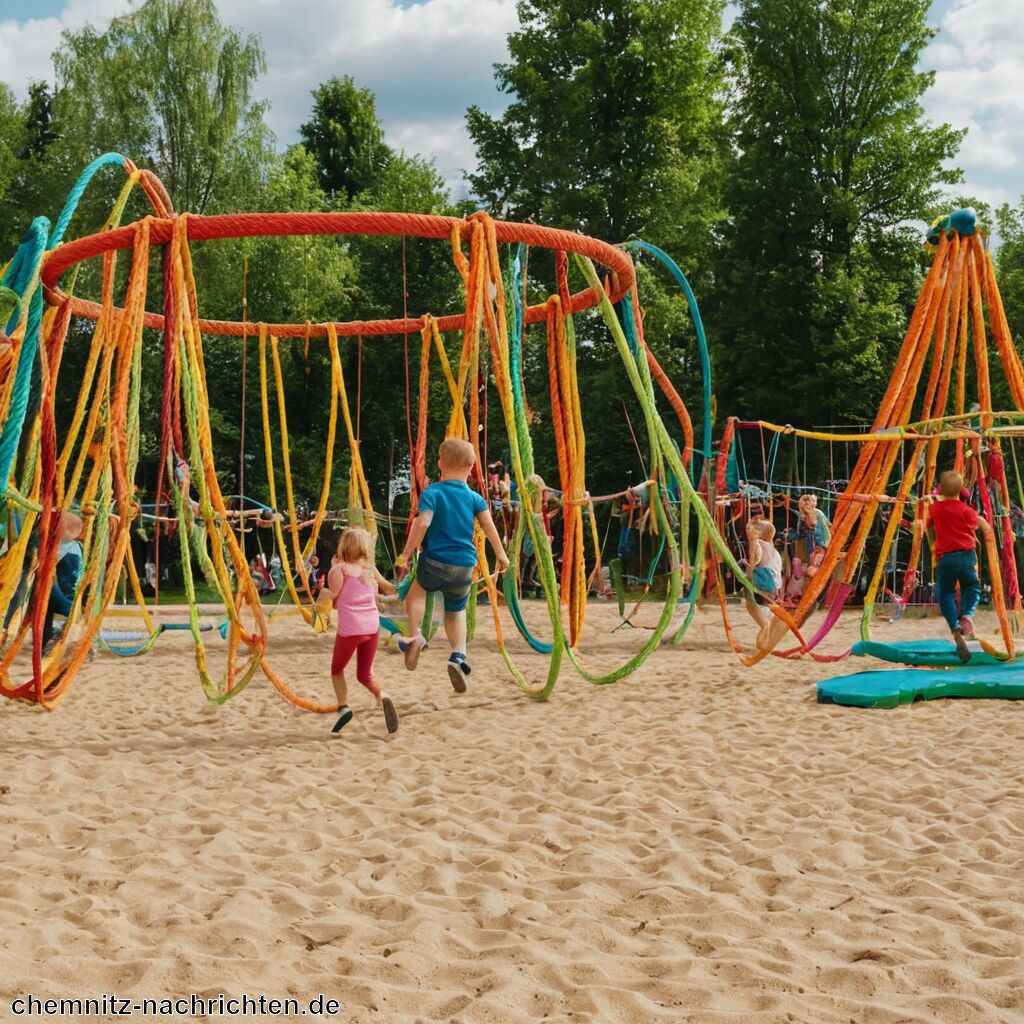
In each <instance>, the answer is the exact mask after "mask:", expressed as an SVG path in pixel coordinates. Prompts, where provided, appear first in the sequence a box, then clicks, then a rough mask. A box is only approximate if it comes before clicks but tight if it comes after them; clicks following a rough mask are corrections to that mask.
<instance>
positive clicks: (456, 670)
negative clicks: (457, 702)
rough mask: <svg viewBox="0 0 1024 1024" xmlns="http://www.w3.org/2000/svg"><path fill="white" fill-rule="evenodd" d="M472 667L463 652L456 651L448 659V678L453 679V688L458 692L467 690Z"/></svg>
mask: <svg viewBox="0 0 1024 1024" xmlns="http://www.w3.org/2000/svg"><path fill="white" fill-rule="evenodd" d="M471 671H472V669H471V668H470V667H469V661H468V660H467V659H466V656H465V655H464V654H462V653H461V652H454V653H453V654H452V655H451V657H449V659H448V678H449V679H450V680H451V684H452V689H453V690H454V691H455V692H456V693H465V692H466V676H468V675H469V673H470V672H471Z"/></svg>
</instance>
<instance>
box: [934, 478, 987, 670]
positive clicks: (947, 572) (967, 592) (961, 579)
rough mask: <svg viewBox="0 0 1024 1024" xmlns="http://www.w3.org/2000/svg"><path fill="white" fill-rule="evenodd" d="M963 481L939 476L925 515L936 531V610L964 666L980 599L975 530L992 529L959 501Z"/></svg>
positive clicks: (967, 659)
mask: <svg viewBox="0 0 1024 1024" xmlns="http://www.w3.org/2000/svg"><path fill="white" fill-rule="evenodd" d="M963 486H964V478H963V476H962V475H961V474H960V473H956V472H954V471H953V470H947V471H946V472H945V473H943V474H942V476H941V477H939V496H938V500H937V501H934V502H933V503H932V505H931V508H930V509H929V512H928V515H929V518H930V519H931V522H932V526H933V527H934V529H935V547H934V555H935V557H936V559H938V561H937V563H936V566H935V583H936V591H937V596H938V600H939V608H940V609H941V611H942V614H943V616H944V617H945V619H946V624H947V625H948V626H949V631H950V633H952V634H953V643H954V644H956V653H957V656H958V657H959V658H960V660H961V661H962V662H963V663H964V664H966V663H967V662H968V661H970V658H971V652H970V649H969V648H968V646H967V643H966V641H967V640H972V639H973V638H974V613H975V611H976V610H977V608H978V602H979V601H980V600H981V582H980V580H979V579H978V559H977V556H976V554H975V548H976V546H977V542H976V540H975V536H974V534H975V531H976V530H981V532H982V534H984V535H985V536H989V535H990V534H991V533H992V527H991V526H989V524H988V523H986V522H985V520H984V519H982V518H981V517H980V516H979V515H978V513H977V512H975V511H974V509H973V508H971V506H970V505H965V504H964V503H963V502H962V501H960V491H961V488H962V487H963ZM957 583H959V584H960V612H959V615H958V614H957V607H956V585H957Z"/></svg>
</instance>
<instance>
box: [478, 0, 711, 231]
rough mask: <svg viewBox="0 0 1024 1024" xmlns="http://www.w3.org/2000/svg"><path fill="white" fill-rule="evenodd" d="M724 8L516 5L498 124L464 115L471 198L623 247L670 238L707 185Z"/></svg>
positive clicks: (560, 1) (628, 3) (620, 1)
mask: <svg viewBox="0 0 1024 1024" xmlns="http://www.w3.org/2000/svg"><path fill="white" fill-rule="evenodd" d="M721 10H722V8H721V4H720V3H717V2H711V3H708V2H705V0H568V2H566V0H522V2H521V3H520V4H519V6H518V12H519V19H520V24H521V27H520V29H519V31H518V32H513V33H512V34H511V35H510V36H509V40H508V45H509V52H510V54H511V56H512V61H511V63H509V64H499V65H497V66H496V68H495V77H496V79H497V83H498V86H499V88H500V89H501V90H502V91H503V92H506V93H509V94H511V96H512V97H513V99H512V102H511V104H510V105H509V107H508V109H507V110H506V111H505V113H504V114H503V115H502V116H501V117H499V118H495V117H493V116H491V115H490V114H487V113H486V112H484V111H483V110H481V109H480V108H479V107H475V106H474V107H470V108H469V110H468V112H467V116H466V122H467V125H468V128H469V133H470V136H471V137H472V139H473V142H474V143H475V145H476V148H477V157H478V161H479V170H478V172H477V173H476V174H471V175H469V182H470V185H471V186H472V188H473V191H474V192H475V193H476V194H477V195H478V196H480V197H481V198H482V199H483V200H484V201H485V202H486V203H487V204H488V205H489V206H490V207H491V209H492V210H494V211H496V212H498V213H501V214H504V215H507V216H509V217H511V218H514V219H522V218H535V219H539V220H541V221H543V222H545V223H554V224H557V225H559V226H564V227H572V228H577V229H579V230H581V231H585V232H587V233H589V234H595V235H597V236H599V237H602V238H607V239H609V240H613V241H620V240H624V239H626V238H628V237H629V236H630V235H633V234H638V233H647V234H650V235H653V236H657V237H660V238H661V239H662V241H665V240H666V236H668V235H671V236H672V237H675V236H676V235H677V234H678V232H679V224H680V220H681V218H685V209H686V207H687V205H688V204H689V203H691V202H692V201H694V200H696V201H697V204H698V206H699V205H700V199H699V194H700V193H701V191H702V186H703V184H704V183H705V182H706V177H707V172H708V171H710V170H713V163H714V161H713V160H712V161H711V163H712V166H711V167H709V166H707V163H708V158H709V156H711V155H712V153H713V151H714V148H715V147H714V138H715V135H716V131H717V127H716V126H717V123H718V120H719V113H720V107H719V105H718V103H717V102H716V100H715V91H716V84H717V82H718V80H719V78H720V75H719V72H718V69H717V60H716V56H715V53H714V50H713V48H712V43H713V41H714V39H715V38H716V35H717V33H718V31H719V26H720V24H721Z"/></svg>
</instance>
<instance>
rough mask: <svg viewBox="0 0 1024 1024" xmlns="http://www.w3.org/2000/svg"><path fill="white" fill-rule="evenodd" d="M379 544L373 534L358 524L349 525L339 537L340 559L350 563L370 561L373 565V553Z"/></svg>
mask: <svg viewBox="0 0 1024 1024" xmlns="http://www.w3.org/2000/svg"><path fill="white" fill-rule="evenodd" d="M376 546H377V542H376V541H375V540H374V537H373V534H372V533H370V532H369V531H367V530H361V529H360V528H359V527H358V526H349V527H348V528H347V529H345V530H342V531H341V536H340V537H339V538H338V559H339V561H342V562H347V563H348V564H349V565H356V564H358V563H359V562H368V563H369V564H370V565H373V553H374V549H375V548H376Z"/></svg>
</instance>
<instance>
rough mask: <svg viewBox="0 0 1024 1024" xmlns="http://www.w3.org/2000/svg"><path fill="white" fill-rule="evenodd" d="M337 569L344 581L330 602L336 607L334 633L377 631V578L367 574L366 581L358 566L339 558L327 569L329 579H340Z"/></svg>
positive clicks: (378, 620) (333, 581)
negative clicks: (369, 576)
mask: <svg viewBox="0 0 1024 1024" xmlns="http://www.w3.org/2000/svg"><path fill="white" fill-rule="evenodd" d="M339 573H340V574H343V575H344V577H345V585H344V586H343V587H342V588H341V593H340V594H339V595H338V597H337V599H336V600H335V602H334V607H335V608H337V609H338V636H370V635H371V634H374V633H377V632H379V631H380V612H378V611H377V581H376V580H375V579H372V578H371V581H370V582H369V583H367V582H366V578H365V576H364V569H363V568H362V566H359V565H352V564H350V563H348V562H339V563H338V564H337V565H335V566H333V567H332V569H331V574H330V582H331V583H339V582H340V580H339V579H338V574H339Z"/></svg>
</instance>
